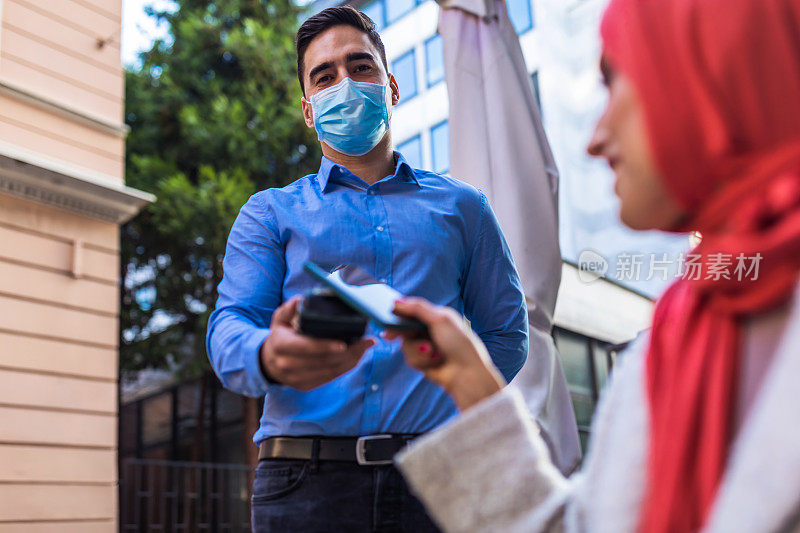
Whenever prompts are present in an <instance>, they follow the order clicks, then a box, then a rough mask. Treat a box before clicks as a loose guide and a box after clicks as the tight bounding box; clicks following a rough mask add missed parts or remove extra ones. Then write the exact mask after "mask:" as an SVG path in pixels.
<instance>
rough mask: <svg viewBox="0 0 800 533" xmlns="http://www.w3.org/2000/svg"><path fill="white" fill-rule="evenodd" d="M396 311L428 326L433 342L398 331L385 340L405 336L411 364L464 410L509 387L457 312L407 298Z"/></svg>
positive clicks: (406, 349) (391, 333)
mask: <svg viewBox="0 0 800 533" xmlns="http://www.w3.org/2000/svg"><path fill="white" fill-rule="evenodd" d="M394 312H395V314H397V315H399V316H404V317H408V318H416V319H417V320H419V321H420V322H422V323H424V324H425V325H427V326H428V331H429V333H430V337H431V339H430V340H427V339H419V338H413V337H411V336H408V335H405V334H403V333H402V332H398V331H386V332H385V333H384V334H383V336H384V338H386V339H389V340H392V339H396V338H398V337H402V338H403V353H404V354H405V357H406V362H407V363H408V365H409V366H411V367H413V368H416V369H417V370H420V371H422V372H423V373H424V374H425V377H426V378H428V379H429V380H431V381H433V382H434V383H436V384H437V385H440V386H441V387H442V388H444V390H445V391H447V393H448V394H450V396H452V397H453V400H454V401H455V403H456V405H457V406H458V408H459V409H460V410H462V411H463V410H464V409H467V408H468V407H471V406H472V405H474V404H476V403H478V402H479V401H481V400H483V399H484V398H487V397H489V396H491V395H492V394H494V393H495V392H497V391H499V390H500V389H502V388H503V386H505V380H504V379H503V376H502V375H501V374H500V372H499V371H498V370H497V368H495V366H494V365H493V364H492V360H491V358H490V357H489V353H488V352H487V351H486V347H485V346H484V345H483V342H481V340H480V339H479V338H478V336H477V335H475V333H474V332H473V331H472V330H471V329H470V328H469V327H468V326H467V324H466V323H465V321H464V319H463V318H462V317H461V315H459V314H458V313H456V312H455V311H454V310H453V309H451V308H449V307H442V306H435V305H432V304H431V303H429V302H428V301H426V300H424V299H422V298H406V299H403V300H398V301H397V302H396V304H395V307H394Z"/></svg>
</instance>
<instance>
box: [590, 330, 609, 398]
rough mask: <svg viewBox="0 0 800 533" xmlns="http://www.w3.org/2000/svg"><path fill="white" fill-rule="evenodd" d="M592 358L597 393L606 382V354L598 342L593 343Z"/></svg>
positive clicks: (607, 369) (603, 347)
mask: <svg viewBox="0 0 800 533" xmlns="http://www.w3.org/2000/svg"><path fill="white" fill-rule="evenodd" d="M592 356H593V357H594V370H595V376H597V388H598V392H599V390H602V389H603V387H605V385H606V381H607V380H608V372H609V368H608V353H607V352H606V348H605V346H603V345H601V344H600V343H599V342H596V341H595V342H593V343H592Z"/></svg>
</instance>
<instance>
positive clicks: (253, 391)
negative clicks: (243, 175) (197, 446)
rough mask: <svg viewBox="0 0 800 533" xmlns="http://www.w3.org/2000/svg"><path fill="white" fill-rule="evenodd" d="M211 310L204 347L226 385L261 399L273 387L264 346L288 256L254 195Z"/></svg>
mask: <svg viewBox="0 0 800 533" xmlns="http://www.w3.org/2000/svg"><path fill="white" fill-rule="evenodd" d="M222 267H223V272H224V273H223V277H222V281H221V282H220V284H219V287H218V292H219V298H218V299H217V306H216V309H215V310H214V312H213V313H212V314H211V317H210V318H209V322H208V332H207V335H206V351H207V352H208V357H209V360H210V362H211V366H212V368H213V369H214V372H215V373H216V374H217V376H218V377H219V379H220V381H221V382H222V385H223V386H224V387H225V388H227V389H230V390H232V391H234V392H237V393H239V394H243V395H245V396H252V397H258V396H263V395H265V394H266V393H267V391H268V389H269V387H270V386H271V385H270V384H269V382H268V381H267V380H266V378H265V377H264V374H263V373H262V371H261V364H260V355H259V352H260V349H261V345H262V344H263V343H264V341H265V340H266V339H267V337H268V336H269V333H270V330H269V324H270V322H271V319H272V313H273V312H274V311H275V309H276V308H277V307H278V306H279V305H280V303H281V301H282V287H283V279H284V276H285V273H286V260H285V256H284V250H283V245H282V243H281V240H280V235H279V233H278V230H277V227H276V224H275V221H274V220H273V218H272V217H271V216H270V214H269V210H268V209H266V208H265V205H264V203H263V195H261V194H256V195H253V196H252V197H250V200H248V202H247V203H246V204H245V205H244V207H242V209H241V210H240V211H239V216H237V217H236V221H235V222H234V223H233V227H232V228H231V232H230V235H229V236H228V245H227V248H226V250H225V259H224V260H223V263H222Z"/></svg>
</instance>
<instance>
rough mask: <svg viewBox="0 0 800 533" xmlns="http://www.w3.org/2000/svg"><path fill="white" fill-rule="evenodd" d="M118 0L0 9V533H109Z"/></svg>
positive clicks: (113, 466)
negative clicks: (12, 532)
mask: <svg viewBox="0 0 800 533" xmlns="http://www.w3.org/2000/svg"><path fill="white" fill-rule="evenodd" d="M120 17H121V0H0V21H1V24H0V533H4V532H7V531H20V530H23V531H37V532H38V531H53V532H55V531H58V532H71V531H75V532H78V531H80V532H94V531H104V532H107V531H116V530H117V527H118V526H117V508H118V504H117V376H118V372H117V361H118V351H117V350H118V338H119V229H118V228H119V224H120V223H122V222H124V221H125V220H127V219H128V218H130V217H131V216H133V215H134V214H135V213H136V212H137V211H138V209H140V208H141V207H142V206H143V205H145V204H146V203H147V202H149V201H152V200H153V198H152V197H151V196H150V195H147V194H144V193H141V192H140V191H136V190H133V189H130V188H128V187H125V186H124V142H125V133H126V129H125V127H124V124H123V118H122V117H123V112H124V86H123V84H124V76H123V70H122V67H121V64H120V50H119V42H120V38H119V36H120V27H121V21H120Z"/></svg>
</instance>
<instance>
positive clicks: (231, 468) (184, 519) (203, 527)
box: [119, 459, 252, 533]
mask: <svg viewBox="0 0 800 533" xmlns="http://www.w3.org/2000/svg"><path fill="white" fill-rule="evenodd" d="M251 472H252V470H251V469H250V468H249V467H247V466H245V465H235V464H216V463H193V462H183V461H158V460H151V459H125V460H123V461H122V464H121V470H120V489H119V503H120V522H119V524H120V531H121V532H128V531H136V532H150V531H187V532H195V531H209V532H219V533H238V532H248V531H250V506H249V490H250V479H251V477H250V476H251Z"/></svg>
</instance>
